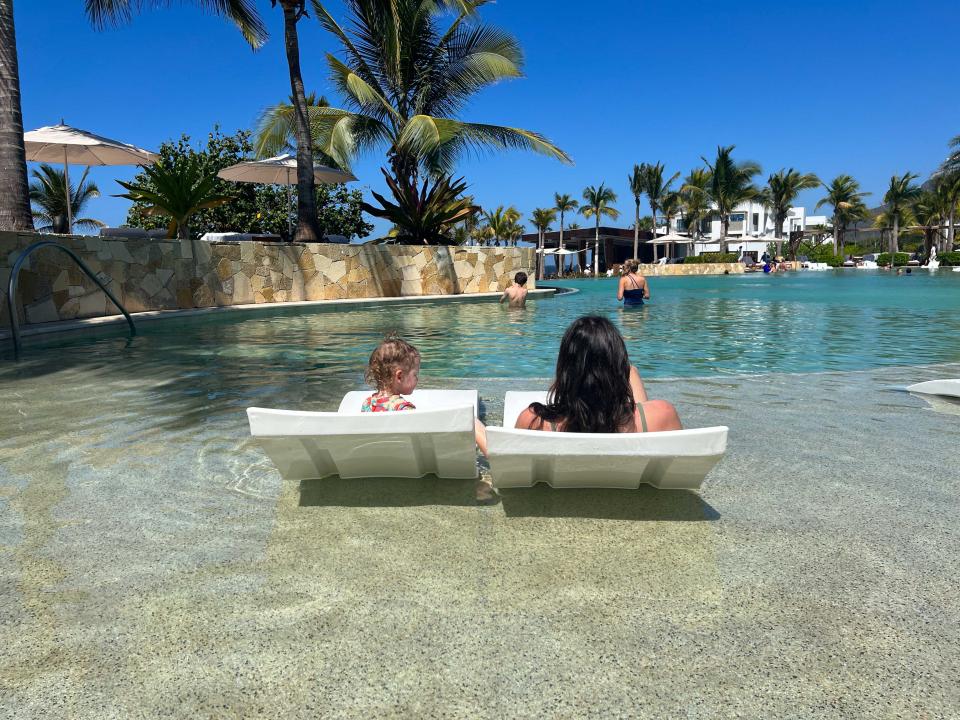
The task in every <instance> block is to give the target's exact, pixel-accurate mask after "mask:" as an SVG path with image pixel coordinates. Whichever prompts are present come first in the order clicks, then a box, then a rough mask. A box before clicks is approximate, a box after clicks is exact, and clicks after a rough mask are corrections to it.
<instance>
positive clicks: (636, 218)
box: [633, 199, 656, 260]
mask: <svg viewBox="0 0 960 720" xmlns="http://www.w3.org/2000/svg"><path fill="white" fill-rule="evenodd" d="M654 234H656V233H654ZM639 252H640V200H639V199H637V202H636V208H635V210H634V213H633V259H634V260H639V259H640V255H639V254H638V253H639Z"/></svg>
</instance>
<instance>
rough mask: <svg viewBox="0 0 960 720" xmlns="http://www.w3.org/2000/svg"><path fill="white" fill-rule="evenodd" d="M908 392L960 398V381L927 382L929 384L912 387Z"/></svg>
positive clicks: (923, 383)
mask: <svg viewBox="0 0 960 720" xmlns="http://www.w3.org/2000/svg"><path fill="white" fill-rule="evenodd" d="M907 390H908V391H909V392H912V393H921V394H924V395H943V396H945V397H955V398H960V380H927V382H922V383H917V384H916V385H911V386H910V387H908V388H907Z"/></svg>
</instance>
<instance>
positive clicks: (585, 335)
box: [516, 315, 683, 433]
mask: <svg viewBox="0 0 960 720" xmlns="http://www.w3.org/2000/svg"><path fill="white" fill-rule="evenodd" d="M516 427H517V428H520V429H524V430H543V431H546V432H580V433H635V432H658V431H661V430H681V429H683V426H682V425H681V423H680V418H679V417H678V415H677V410H676V408H675V407H674V406H673V405H671V404H670V403H669V402H667V401H666V400H649V399H648V398H647V391H646V388H644V386H643V380H642V379H641V378H640V373H638V372H637V369H636V368H635V367H632V366H631V365H630V359H629V357H628V356H627V347H626V345H625V344H624V342H623V337H622V336H621V335H620V333H619V331H618V330H617V329H616V328H615V327H614V326H613V323H611V322H610V321H609V320H607V319H606V318H603V317H599V316H596V315H587V316H585V317H582V318H580V319H579V320H576V321H574V323H573V324H572V325H571V326H570V327H569V328H567V331H566V333H564V335H563V340H561V341H560V353H559V354H558V355H557V371H556V377H555V379H554V381H553V385H552V386H551V387H550V393H549V395H548V396H547V404H546V405H544V404H542V403H533V404H531V405H530V407H528V408H527V409H526V410H524V411H523V412H522V413H520V417H519V418H517V423H516Z"/></svg>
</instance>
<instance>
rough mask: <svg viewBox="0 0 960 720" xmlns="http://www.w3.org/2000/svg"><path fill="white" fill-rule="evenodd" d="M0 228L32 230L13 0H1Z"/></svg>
mask: <svg viewBox="0 0 960 720" xmlns="http://www.w3.org/2000/svg"><path fill="white" fill-rule="evenodd" d="M0 187H2V188H3V192H0V230H32V229H33V220H32V218H31V213H30V194H29V188H28V186H27V153H26V151H25V150H24V147H23V114H22V112H21V109H20V70H19V68H18V66H17V38H16V32H15V29H14V26H13V0H0Z"/></svg>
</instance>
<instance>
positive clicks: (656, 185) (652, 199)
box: [631, 162, 680, 240]
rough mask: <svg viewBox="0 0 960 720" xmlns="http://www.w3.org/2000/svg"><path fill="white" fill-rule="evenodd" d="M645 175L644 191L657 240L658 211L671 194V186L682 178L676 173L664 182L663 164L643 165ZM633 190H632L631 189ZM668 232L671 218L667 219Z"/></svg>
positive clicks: (654, 235) (654, 236)
mask: <svg viewBox="0 0 960 720" xmlns="http://www.w3.org/2000/svg"><path fill="white" fill-rule="evenodd" d="M640 168H641V170H642V171H643V174H644V182H643V190H644V192H645V193H646V194H647V202H649V203H650V214H651V215H652V216H653V238H654V240H656V238H657V210H660V209H661V205H662V203H663V198H664V196H665V195H666V194H667V193H668V192H670V186H671V185H672V184H673V181H674V180H676V179H677V178H678V177H680V173H678V172H677V173H674V174H673V175H672V176H671V177H670V179H669V180H667V181H666V182H664V181H663V170H664V166H663V163H660V162H658V163H657V164H656V165H648V164H646V163H643V164H642V165H641V166H640ZM631 189H632V188H631ZM667 232H670V218H669V217H668V218H667Z"/></svg>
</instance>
